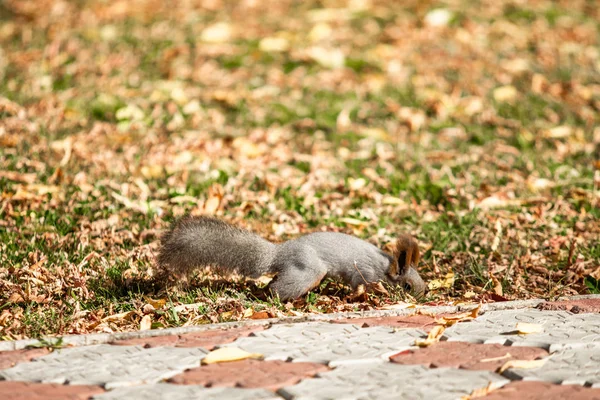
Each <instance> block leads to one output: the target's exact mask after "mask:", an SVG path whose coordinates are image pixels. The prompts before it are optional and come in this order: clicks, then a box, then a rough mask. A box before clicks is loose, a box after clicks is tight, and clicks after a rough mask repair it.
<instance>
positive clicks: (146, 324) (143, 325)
mask: <svg viewBox="0 0 600 400" xmlns="http://www.w3.org/2000/svg"><path fill="white" fill-rule="evenodd" d="M150 328H152V317H151V316H150V315H144V317H143V318H142V320H141V321H140V331H147V330H150Z"/></svg>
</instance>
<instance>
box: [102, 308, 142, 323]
mask: <svg viewBox="0 0 600 400" xmlns="http://www.w3.org/2000/svg"><path fill="white" fill-rule="evenodd" d="M133 314H135V312H134V311H127V312H122V313H119V314H113V315H109V316H107V317H104V318H102V321H105V322H117V321H124V320H126V319H129V318H131V316H132V315H133Z"/></svg>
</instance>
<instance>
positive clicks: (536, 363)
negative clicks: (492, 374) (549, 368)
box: [496, 357, 550, 374]
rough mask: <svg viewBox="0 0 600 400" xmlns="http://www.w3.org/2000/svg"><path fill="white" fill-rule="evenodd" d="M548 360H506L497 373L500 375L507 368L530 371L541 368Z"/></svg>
mask: <svg viewBox="0 0 600 400" xmlns="http://www.w3.org/2000/svg"><path fill="white" fill-rule="evenodd" d="M548 358H550V357H547V358H542V359H539V360H508V361H507V362H505V363H504V364H502V366H501V367H500V368H498V370H497V371H496V372H497V373H499V374H501V373H503V372H504V371H506V370H507V369H509V368H514V369H530V368H539V367H542V366H543V365H544V364H545V363H546V360H548Z"/></svg>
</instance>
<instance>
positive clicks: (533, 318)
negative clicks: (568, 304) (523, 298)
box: [444, 309, 600, 348]
mask: <svg viewBox="0 0 600 400" xmlns="http://www.w3.org/2000/svg"><path fill="white" fill-rule="evenodd" d="M518 322H527V323H534V324H540V325H542V327H543V329H544V331H543V332H541V333H535V334H527V335H520V334H518V333H517V332H516V325H517V323H518ZM444 337H445V338H447V339H448V340H450V341H452V340H458V341H469V342H473V343H498V344H511V345H517V346H538V347H545V348H549V347H550V345H552V344H560V345H569V344H577V345H580V344H581V345H583V344H587V343H594V342H600V314H578V315H574V314H572V313H569V312H568V311H540V310H535V309H534V310H531V309H525V310H503V311H493V312H487V313H485V314H484V315H480V316H479V317H477V319H475V320H473V321H469V322H461V323H458V324H455V325H453V326H451V327H450V328H448V329H446V331H445V332H444Z"/></svg>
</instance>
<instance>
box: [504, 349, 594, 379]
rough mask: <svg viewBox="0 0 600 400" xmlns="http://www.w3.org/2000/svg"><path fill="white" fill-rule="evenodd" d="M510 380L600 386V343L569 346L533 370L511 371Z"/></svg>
mask: <svg viewBox="0 0 600 400" xmlns="http://www.w3.org/2000/svg"><path fill="white" fill-rule="evenodd" d="M504 376H506V377H507V378H510V379H523V380H539V381H547V382H553V383H562V384H574V385H587V386H592V385H593V386H595V387H598V386H599V385H600V343H596V344H587V345H585V346H567V347H565V348H562V349H561V350H558V351H557V352H556V353H554V354H552V355H551V356H550V357H549V358H548V359H547V361H546V363H545V364H544V365H543V366H542V367H539V368H533V369H509V370H507V371H505V372H504Z"/></svg>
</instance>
